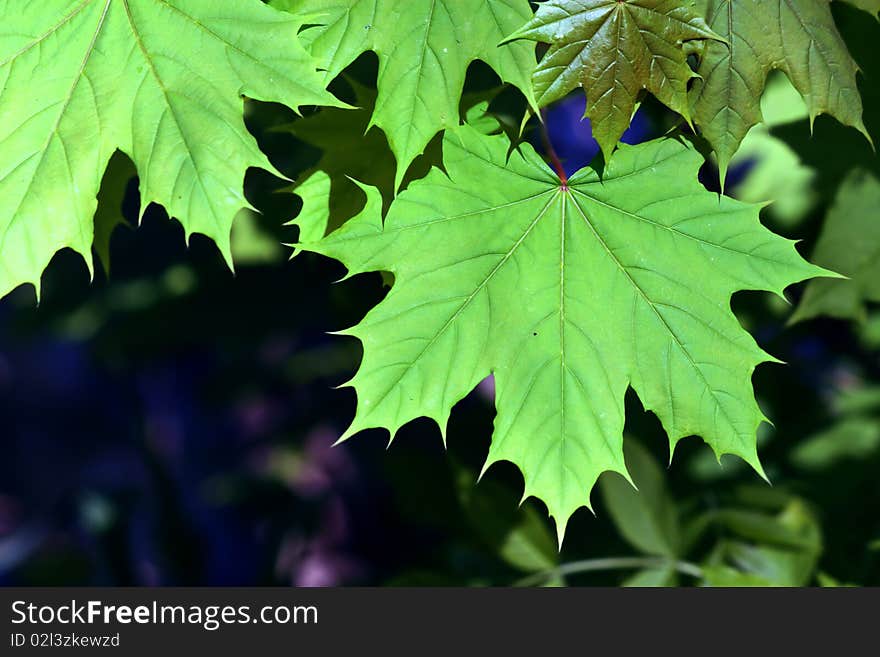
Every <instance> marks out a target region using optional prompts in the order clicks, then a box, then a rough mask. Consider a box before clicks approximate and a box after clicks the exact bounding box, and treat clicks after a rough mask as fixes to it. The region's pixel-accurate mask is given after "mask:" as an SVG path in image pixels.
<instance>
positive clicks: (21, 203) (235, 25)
mask: <svg viewBox="0 0 880 657" xmlns="http://www.w3.org/2000/svg"><path fill="white" fill-rule="evenodd" d="M0 15H2V16H3V21H2V24H0V253H2V256H0V294H5V293H7V292H8V291H9V290H11V289H12V288H14V287H16V286H18V285H19V284H21V283H32V284H33V285H34V286H35V287H36V288H37V291H38V293H39V281H40V275H41V273H42V271H43V269H44V268H45V267H46V265H47V264H48V263H49V260H50V259H51V258H52V256H53V254H54V253H55V252H56V251H58V250H60V249H63V248H65V247H70V248H72V249H74V250H75V251H77V252H79V253H80V254H82V256H83V257H84V258H85V260H86V262H87V264H88V266H89V268H90V269H91V267H92V257H91V248H92V240H93V234H94V226H93V216H94V214H95V209H96V205H97V201H96V195H97V194H98V189H99V187H100V184H101V176H102V174H103V172H104V170H105V168H106V166H107V163H108V161H109V160H110V158H111V156H112V155H113V153H114V152H115V151H116V150H120V151H122V152H124V153H125V154H126V155H128V156H129V157H130V158H131V160H132V161H133V162H134V164H135V166H136V168H137V171H138V174H139V177H140V191H141V211H142V212H143V211H144V210H145V209H146V207H147V206H148V205H149V204H150V203H151V202H156V203H161V204H162V205H164V206H165V208H166V210H167V211H168V213H169V214H170V215H171V216H173V217H177V218H178V219H180V221H181V222H182V223H183V225H184V229H185V231H186V235H187V236H189V235H191V234H192V233H194V232H198V233H203V234H205V235H207V236H209V237H211V238H212V239H213V240H214V241H215V242H216V243H217V245H218V247H219V248H220V251H221V252H222V253H223V255H224V256H225V258H226V259H227V261H230V260H231V254H230V237H229V235H230V230H231V226H232V221H233V218H234V217H235V215H236V213H237V212H238V211H239V210H240V209H241V208H243V207H247V206H248V203H247V201H246V200H245V198H244V193H243V189H242V185H243V181H244V174H245V171H246V170H247V168H248V167H262V168H264V169H268V170H270V171H274V169H273V167H272V165H271V164H270V163H269V161H268V160H267V159H266V157H265V156H264V155H263V154H262V153H261V152H260V150H259V149H258V148H257V143H256V141H255V140H254V139H253V137H251V135H250V134H249V133H248V131H247V130H246V128H245V124H244V120H243V118H242V110H243V105H242V103H243V100H242V96H243V95H244V96H249V97H251V98H255V99H258V100H266V101H278V102H282V103H285V104H287V105H289V106H290V107H293V108H296V107H299V106H301V105H304V104H335V105H338V104H340V103H339V102H338V101H336V100H335V99H334V98H333V97H332V96H331V95H330V94H329V93H328V92H326V91H325V89H324V83H323V79H322V78H321V77H320V75H319V74H318V72H317V70H316V67H315V63H314V61H313V60H312V58H311V57H310V56H309V55H308V53H307V52H306V50H305V49H304V48H303V46H302V45H301V44H300V43H299V41H298V37H297V34H298V31H299V28H300V22H299V20H298V19H297V18H295V17H293V16H291V15H289V14H285V13H283V12H278V11H275V10H274V9H271V8H269V7H267V6H266V5H264V4H263V3H262V2H259V0H236V1H235V2H222V3H218V2H212V1H211V0H44V1H43V2H20V1H18V0H5V1H0Z"/></svg>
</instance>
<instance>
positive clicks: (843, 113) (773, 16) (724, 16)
mask: <svg viewBox="0 0 880 657" xmlns="http://www.w3.org/2000/svg"><path fill="white" fill-rule="evenodd" d="M706 20H707V22H708V23H709V25H710V26H711V27H712V29H713V30H715V31H716V32H717V33H718V34H719V35H721V36H723V37H724V38H725V39H726V40H727V41H728V44H729V45H726V44H723V43H711V42H710V43H707V44H706V47H705V51H704V53H703V56H702V59H701V62H700V66H699V68H698V70H697V72H698V73H699V74H700V76H701V80H700V81H698V82H697V84H695V85H694V89H693V92H692V95H693V112H694V122H695V123H696V124H697V125H698V126H699V128H700V130H701V132H702V134H703V135H704V136H705V137H706V139H707V140H708V141H709V143H710V144H711V145H712V148H713V149H714V150H715V153H716V155H717V157H718V166H719V169H720V171H721V179H722V181H723V180H724V176H725V173H726V171H727V165H728V164H729V163H730V159H731V158H732V157H733V155H734V153H736V151H737V149H738V148H739V145H740V143H742V140H743V138H744V137H745V136H746V133H747V132H748V131H749V129H750V128H751V127H752V126H754V125H757V124H758V123H760V122H761V120H762V118H761V105H760V103H761V94H762V92H763V91H764V83H765V80H766V78H767V74H768V73H769V72H770V71H771V70H772V69H779V70H782V71H784V72H785V74H786V75H787V76H788V78H789V79H790V80H791V82H792V84H793V85H794V86H795V87H796V88H797V90H798V91H799V92H800V93H801V94H802V95H803V97H804V100H805V101H806V104H807V109H808V110H809V114H810V120H811V122H812V120H813V119H815V117H816V116H817V115H819V114H821V113H828V114H831V115H832V116H834V117H835V118H836V119H837V120H838V121H840V122H841V123H843V124H844V125H848V126H852V127H855V128H856V129H858V130H859V131H861V132H862V133H863V134H864V135H865V136H866V137H867V138H868V140H870V136H869V135H868V132H867V130H866V129H865V125H864V123H863V122H862V101H861V97H860V96H859V90H858V87H857V85H856V72H857V71H858V66H857V65H856V63H855V61H854V60H853V58H852V57H851V56H850V54H849V52H848V51H847V48H846V44H845V43H844V42H843V39H842V38H841V36H840V33H839V32H838V31H837V27H836V26H835V25H834V19H833V17H832V15H831V7H830V3H829V2H828V0H772V1H770V2H767V1H765V0H708V4H707V8H706Z"/></svg>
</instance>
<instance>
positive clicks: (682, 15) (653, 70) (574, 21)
mask: <svg viewBox="0 0 880 657" xmlns="http://www.w3.org/2000/svg"><path fill="white" fill-rule="evenodd" d="M510 38H511V39H533V40H535V41H542V42H545V43H549V44H550V50H548V51H547V54H546V55H544V58H543V59H542V60H541V62H540V63H539V64H538V68H537V69H536V71H535V74H534V76H533V81H534V86H535V96H536V97H537V100H538V104H539V105H547V104H549V103H552V102H553V101H555V100H559V99H560V98H562V97H563V96H565V95H566V94H567V93H568V92H569V91H571V90H572V89H575V88H577V87H583V90H584V92H585V93H586V94H587V109H586V116H588V117H589V118H590V121H591V123H592V126H593V135H594V136H595V137H596V140H597V141H598V142H599V146H600V147H601V148H602V152H603V153H604V154H605V158H606V159H608V157H609V156H610V155H611V151H612V150H613V149H614V147H615V146H616V144H617V142H618V140H619V139H620V136H621V135H622V134H623V133H624V131H625V130H626V129H627V127H629V124H630V120H631V119H632V115H633V112H634V111H635V108H636V103H637V101H638V97H639V94H640V93H641V92H642V90H643V89H647V90H648V91H650V92H651V93H652V94H654V96H656V97H657V99H658V100H660V101H661V102H663V103H664V104H665V105H667V106H668V107H670V108H671V109H673V110H675V111H676V112H678V113H679V114H681V115H682V116H684V117H685V118H686V119H688V121H690V110H689V107H688V101H687V84H688V81H689V80H690V79H691V78H692V77H694V73H693V71H691V69H690V67H689V66H688V64H687V59H686V53H685V50H684V48H683V42H686V41H689V40H694V39H717V38H718V37H717V35H716V34H715V33H713V32H712V30H710V29H709V27H708V26H707V25H706V23H705V22H704V21H703V19H702V18H701V17H700V16H699V15H698V14H697V13H696V12H695V11H694V10H693V9H692V8H691V7H689V6H687V5H686V4H685V3H684V2H681V1H680V0H626V1H618V0H549V2H545V3H543V4H541V5H540V6H539V8H538V11H537V13H536V14H535V17H534V18H533V19H532V20H530V21H529V22H528V23H527V24H526V25H524V26H523V27H521V28H520V29H519V30H517V31H516V32H515V33H514V34H512V35H511V36H510ZM718 47H720V48H725V47H726V46H725V45H724V44H723V43H721V44H719V46H718Z"/></svg>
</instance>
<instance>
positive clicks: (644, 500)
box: [599, 439, 681, 558]
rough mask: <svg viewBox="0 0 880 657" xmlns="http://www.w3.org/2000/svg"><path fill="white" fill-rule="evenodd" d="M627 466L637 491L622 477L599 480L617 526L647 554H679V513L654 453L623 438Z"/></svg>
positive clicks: (626, 537) (630, 541)
mask: <svg viewBox="0 0 880 657" xmlns="http://www.w3.org/2000/svg"><path fill="white" fill-rule="evenodd" d="M624 452H625V455H626V467H627V470H629V472H630V475H631V476H632V480H633V482H635V485H636V486H637V487H638V490H636V489H635V488H633V486H632V485H631V484H630V483H629V482H628V481H626V480H625V479H623V478H622V477H620V476H617V475H613V474H607V475H604V476H602V477H601V478H600V479H599V490H600V491H601V492H602V499H603V500H604V501H605V506H606V507H607V509H608V513H609V514H610V515H611V519H612V520H613V521H614V525H615V526H616V527H617V530H618V531H619V532H620V534H621V535H622V536H623V537H624V538H625V539H626V540H627V541H629V543H630V544H631V545H632V546H633V547H634V548H636V549H637V550H640V551H641V552H644V553H646V554H656V555H659V556H666V557H670V558H674V557H677V556H679V554H680V548H681V537H680V530H679V526H678V518H677V512H676V508H675V504H674V502H673V501H672V498H671V497H670V496H669V491H667V490H666V480H665V476H664V473H663V470H662V468H660V467H659V466H658V465H657V463H656V461H655V460H654V458H653V457H652V456H651V454H650V453H649V452H648V451H647V450H646V449H645V448H644V447H642V446H641V445H639V444H638V443H637V442H636V441H635V440H632V439H627V440H626V441H624Z"/></svg>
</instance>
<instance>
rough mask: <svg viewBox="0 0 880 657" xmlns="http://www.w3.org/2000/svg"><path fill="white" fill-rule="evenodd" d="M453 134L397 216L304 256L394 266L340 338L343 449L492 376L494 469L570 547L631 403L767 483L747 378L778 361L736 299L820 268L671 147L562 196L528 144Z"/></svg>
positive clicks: (403, 198) (440, 410) (442, 413)
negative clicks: (344, 363)
mask: <svg viewBox="0 0 880 657" xmlns="http://www.w3.org/2000/svg"><path fill="white" fill-rule="evenodd" d="M509 146H510V144H509V142H508V140H507V138H506V137H503V136H496V137H486V136H482V135H480V134H479V133H478V132H477V131H475V130H474V129H472V128H470V127H468V126H464V127H462V128H460V129H458V130H456V131H447V133H446V137H445V141H444V146H443V150H444V166H445V170H446V173H444V172H442V171H440V170H439V169H433V170H432V171H431V173H429V174H428V176H427V177H426V178H424V179H422V180H420V181H416V182H415V183H413V184H412V185H411V186H410V187H409V188H408V189H407V190H406V191H404V192H403V193H402V194H400V195H399V196H398V197H397V199H396V200H395V201H394V202H393V203H392V205H391V208H390V209H389V211H388V215H387V217H386V219H385V221H384V223H383V221H382V217H381V198H380V195H379V194H378V192H377V191H376V190H375V189H373V188H366V189H367V191H368V197H369V201H368V205H367V207H366V209H365V210H364V212H362V213H361V214H360V215H359V216H357V217H355V218H354V219H352V220H350V221H349V222H348V223H346V224H345V225H343V226H342V227H341V228H340V229H338V230H336V231H334V232H332V233H330V234H329V235H327V236H326V237H324V238H323V239H320V240H317V241H314V242H312V243H307V244H303V245H301V246H303V247H304V248H306V249H308V250H312V251H315V252H319V253H323V254H326V255H328V256H331V257H334V258H336V259H338V260H340V261H341V262H342V263H343V264H345V265H346V267H347V268H348V270H349V275H351V274H356V273H359V272H365V271H375V270H379V271H390V272H392V273H393V274H394V284H393V286H392V288H391V291H390V292H389V294H388V296H387V297H386V298H385V299H384V300H383V301H382V302H381V303H380V304H379V305H378V306H376V308H374V309H373V310H372V311H371V312H370V313H369V314H367V316H366V317H365V318H364V320H363V321H362V322H361V323H360V324H358V325H357V326H356V327H354V328H352V329H350V330H348V331H343V333H345V334H349V335H353V336H356V337H357V338H359V339H360V340H361V342H362V343H363V346H364V356H363V362H362V363H361V367H360V369H359V371H358V372H357V374H356V375H355V377H354V378H353V379H352V380H351V382H350V383H349V385H351V386H353V387H354V388H355V389H356V391H357V394H358V407H357V413H356V416H355V419H354V421H353V423H352V425H351V426H350V428H349V429H348V430H347V432H346V433H345V436H344V437H348V436H350V435H352V434H353V433H355V432H357V431H359V430H361V429H365V428H368V427H385V428H387V429H388V430H390V431H391V433H392V436H393V434H394V433H395V432H396V431H397V429H398V428H399V427H401V426H402V425H403V424H404V423H406V422H408V421H410V420H412V419H414V418H417V417H420V416H427V417H430V418H433V419H435V420H436V421H437V423H438V424H439V425H440V427H441V429H443V431H444V432H445V426H446V422H447V419H448V417H449V414H450V411H451V409H452V406H453V405H454V404H455V403H456V402H457V401H459V400H460V399H461V398H462V397H464V396H465V395H466V394H467V393H468V392H469V391H470V390H471V389H473V388H474V386H475V385H476V384H477V383H478V382H479V381H481V380H482V379H483V378H485V377H486V376H488V375H489V374H494V375H495V381H496V385H497V397H496V407H497V417H496V419H495V431H494V436H493V439H492V445H491V448H490V452H489V456H488V459H487V464H486V465H487V466H488V465H489V464H491V463H494V462H496V461H499V460H509V461H512V462H514V463H515V464H517V465H518V466H519V468H520V469H521V470H522V472H523V475H524V478H525V495H526V496H529V495H534V496H537V497H539V498H541V499H542V500H544V501H545V502H546V504H547V507H548V509H549V511H550V514H551V515H552V516H553V517H554V518H555V519H556V522H557V527H558V529H559V533H560V538H561V536H562V532H563V531H564V527H565V525H566V522H567V520H568V518H569V517H570V516H571V514H572V513H573V512H574V511H575V510H576V509H577V508H578V507H580V506H583V505H588V504H589V493H590V490H591V489H592V487H593V484H594V482H595V481H596V479H597V477H598V476H599V475H600V474H601V473H602V472H603V471H606V470H613V471H617V472H620V473H623V474H625V473H626V469H625V465H624V458H623V451H622V431H623V423H624V405H623V401H624V394H625V392H626V390H627V387H628V386H632V387H633V388H634V389H635V391H636V392H637V393H638V395H639V397H640V398H641V400H642V402H643V403H644V405H645V407H646V408H648V409H650V410H652V411H653V412H654V413H656V414H657V416H658V417H659V418H660V420H661V421H662V422H663V426H664V427H665V428H666V431H667V433H668V435H669V440H670V445H671V448H672V447H674V446H675V444H676V443H677V442H678V441H679V440H680V439H681V438H682V437H685V436H690V435H694V434H696V435H699V436H702V437H703V438H704V439H705V440H706V442H708V443H709V444H710V445H711V446H712V448H713V449H714V450H715V452H716V453H717V454H719V455H720V454H723V453H733V454H737V455H739V456H741V457H742V458H744V459H745V460H746V461H748V462H749V463H750V464H751V465H752V466H754V467H755V468H756V469H758V470H759V471H760V464H759V462H758V456H757V452H756V446H755V432H756V429H757V427H758V425H759V424H760V423H761V422H762V421H763V420H764V416H763V415H762V413H761V411H760V409H759V408H758V405H757V403H756V401H755V398H754V393H753V390H752V384H751V375H752V372H753V370H754V368H755V366H756V365H758V364H759V363H761V362H763V361H766V360H768V359H769V358H770V357H769V356H768V355H767V354H765V353H764V352H763V351H762V350H761V349H760V348H759V347H758V346H757V345H756V344H755V342H754V340H753V339H752V338H751V336H750V335H749V334H748V333H747V332H746V331H744V330H743V329H742V328H741V327H740V325H739V323H738V322H737V320H736V317H735V316H734V314H733V312H732V311H731V309H730V305H729V302H730V297H731V295H732V294H733V293H734V292H736V291H737V290H743V289H754V290H768V291H772V292H775V293H777V294H782V292H783V289H784V288H785V287H786V286H787V285H789V284H790V283H793V282H796V281H800V280H803V279H806V278H809V277H812V276H816V275H819V274H822V273H823V270H821V269H819V268H818V267H814V266H813V265H810V264H809V263H807V262H806V261H804V260H803V259H802V258H801V257H800V256H799V255H798V253H797V251H796V250H795V248H794V246H793V243H792V242H791V241H789V240H786V239H783V238H782V237H779V236H777V235H774V234H773V233H771V232H770V231H768V230H767V229H765V228H764V227H763V226H762V225H761V224H760V222H759V220H758V206H755V205H749V204H744V203H741V202H739V201H736V200H733V199H730V198H727V197H719V196H718V195H717V194H713V193H710V192H708V191H706V190H705V189H704V188H703V187H702V186H701V185H700V184H699V183H698V181H697V170H698V169H699V167H700V164H701V163H702V158H701V157H700V155H699V154H698V153H697V152H696V151H694V150H693V149H692V148H690V147H689V146H688V145H686V144H683V143H681V142H679V141H676V140H673V139H666V140H658V141H654V142H650V143H648V144H644V145H640V146H635V147H630V146H622V147H621V148H620V151H619V152H618V154H617V155H616V156H615V158H614V159H613V160H612V162H611V163H610V164H609V165H608V166H607V167H606V169H605V171H604V173H603V175H602V177H601V178H600V177H599V175H598V173H596V172H595V171H594V170H592V169H589V168H588V169H582V170H581V171H580V172H578V173H577V174H575V175H574V176H573V177H572V178H571V179H570V180H569V181H568V182H567V183H565V184H563V183H560V180H559V179H558V178H557V177H556V175H555V174H554V173H553V172H552V171H551V170H550V169H549V168H548V167H547V165H546V164H545V163H544V162H543V161H542V160H541V158H540V157H539V156H538V155H537V154H536V153H535V151H534V150H533V149H532V148H531V147H530V146H528V145H523V146H522V147H521V148H520V150H518V151H514V152H513V153H512V154H511V155H510V157H509V159H508V151H509Z"/></svg>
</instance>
